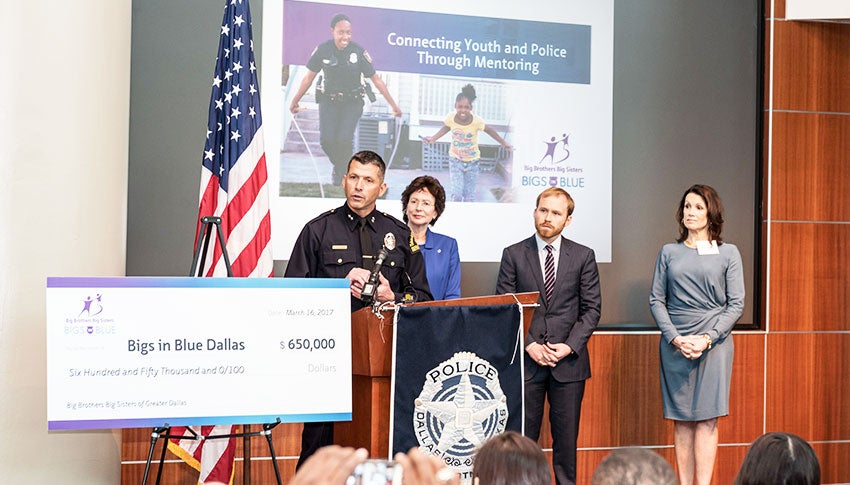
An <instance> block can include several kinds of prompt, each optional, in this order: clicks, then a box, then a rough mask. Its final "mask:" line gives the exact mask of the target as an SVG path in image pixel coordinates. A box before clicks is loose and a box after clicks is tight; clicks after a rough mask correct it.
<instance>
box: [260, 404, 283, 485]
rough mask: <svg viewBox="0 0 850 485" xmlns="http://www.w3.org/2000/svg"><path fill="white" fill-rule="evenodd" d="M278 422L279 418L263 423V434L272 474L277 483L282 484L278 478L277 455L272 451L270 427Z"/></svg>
mask: <svg viewBox="0 0 850 485" xmlns="http://www.w3.org/2000/svg"><path fill="white" fill-rule="evenodd" d="M278 424H280V418H278V419H277V423H270V424H264V425H263V434H264V435H266V441H268V443H269V456H271V459H272V466H274V476H275V478H277V485H283V482H281V480H280V469H279V468H278V466H277V455H275V453H274V443H272V428H274V427H275V426H277V425H278Z"/></svg>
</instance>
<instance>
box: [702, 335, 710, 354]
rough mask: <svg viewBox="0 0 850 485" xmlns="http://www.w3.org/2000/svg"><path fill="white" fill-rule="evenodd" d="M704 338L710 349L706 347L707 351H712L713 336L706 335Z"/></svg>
mask: <svg viewBox="0 0 850 485" xmlns="http://www.w3.org/2000/svg"><path fill="white" fill-rule="evenodd" d="M702 336H703V337H704V338H705V340H706V342H708V347H706V348H705V350H709V349H711V335H709V334H707V333H704V334H702Z"/></svg>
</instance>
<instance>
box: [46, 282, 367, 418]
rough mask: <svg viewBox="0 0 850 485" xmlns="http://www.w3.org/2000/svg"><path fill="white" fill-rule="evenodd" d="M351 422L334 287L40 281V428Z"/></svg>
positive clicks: (343, 318)
mask: <svg viewBox="0 0 850 485" xmlns="http://www.w3.org/2000/svg"><path fill="white" fill-rule="evenodd" d="M277 418H280V419H281V421H283V422H305V421H346V420H351V310H350V297H349V286H348V282H347V280H344V279H301V278H285V279H284V278H160V277H155V278H142V277H127V278H48V279H47V427H48V429H49V430H68V429H95V428H128V427H148V426H163V425H165V424H168V425H171V426H189V425H213V424H236V423H239V424H243V423H244V424H251V423H270V422H274V421H276V420H277Z"/></svg>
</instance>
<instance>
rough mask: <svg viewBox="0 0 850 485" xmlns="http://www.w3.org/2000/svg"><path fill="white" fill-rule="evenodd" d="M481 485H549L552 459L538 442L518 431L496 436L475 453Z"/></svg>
mask: <svg viewBox="0 0 850 485" xmlns="http://www.w3.org/2000/svg"><path fill="white" fill-rule="evenodd" d="M472 476H473V477H474V480H475V483H476V484H478V485H550V484H551V483H552V473H551V471H550V470H549V461H548V460H547V459H546V455H544V454H543V450H541V449H540V446H538V445H537V443H536V442H534V441H533V440H531V439H530V438H527V437H525V436H523V435H521V434H519V433H517V432H515V431H505V432H504V433H502V434H499V435H496V436H493V437H492V438H490V439H488V440H487V441H485V442H484V444H483V445H481V448H479V449H478V451H476V452H475V463H474V464H473V465H472Z"/></svg>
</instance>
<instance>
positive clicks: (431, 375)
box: [390, 304, 524, 478]
mask: <svg viewBox="0 0 850 485" xmlns="http://www.w3.org/2000/svg"><path fill="white" fill-rule="evenodd" d="M521 329H522V312H521V311H520V309H519V306H518V305H517V304H507V305H492V306H446V307H437V306H421V307H407V308H400V309H399V310H398V321H397V323H396V326H395V332H394V339H395V342H394V345H393V347H394V349H395V354H394V358H393V375H392V388H393V395H392V398H391V403H392V408H393V409H392V411H391V423H390V428H391V431H390V433H391V437H390V449H391V450H392V453H393V454H395V453H397V452H406V451H408V450H409V449H410V448H411V447H413V446H419V447H421V449H422V450H423V451H426V452H428V453H431V454H434V455H437V456H439V457H440V458H442V459H443V460H444V461H445V462H446V464H447V465H448V466H450V467H451V468H453V469H455V470H456V471H458V472H459V473H460V474H461V477H462V478H471V473H472V456H473V453H474V451H475V449H476V448H477V447H478V446H479V445H480V444H481V443H482V442H483V441H484V440H486V439H487V438H489V437H490V436H493V435H496V434H499V433H501V432H503V431H505V430H506V429H509V430H514V431H517V432H521V431H522V423H523V371H522V368H523V347H524V346H523V343H522V336H523V332H522V331H521Z"/></svg>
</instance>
